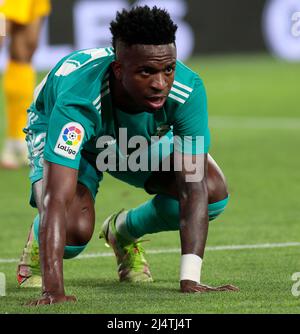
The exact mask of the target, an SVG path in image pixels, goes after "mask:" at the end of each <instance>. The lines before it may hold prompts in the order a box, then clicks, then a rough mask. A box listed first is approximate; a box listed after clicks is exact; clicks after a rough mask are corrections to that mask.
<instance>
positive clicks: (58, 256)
mask: <svg viewBox="0 0 300 334" xmlns="http://www.w3.org/2000/svg"><path fill="white" fill-rule="evenodd" d="M77 173H78V172H77V170H75V169H71V168H68V167H64V166H60V165H57V164H53V163H50V162H47V161H45V163H44V183H43V209H42V214H41V226H40V234H39V236H40V261H41V271H42V278H43V287H42V293H43V296H42V297H41V298H40V299H38V300H36V301H34V302H32V303H31V305H41V304H52V303H59V302H66V301H75V300H76V298H75V297H74V296H66V295H65V291H64V282H63V255H64V247H65V241H66V213H67V212H68V208H69V206H70V203H71V202H72V200H73V198H74V196H75V193H76V186H77Z"/></svg>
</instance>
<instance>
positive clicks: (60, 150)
mask: <svg viewBox="0 0 300 334" xmlns="http://www.w3.org/2000/svg"><path fill="white" fill-rule="evenodd" d="M83 137H84V129H83V127H82V126H81V125H80V124H79V123H74V122H72V123H68V124H66V125H65V126H64V127H63V128H62V130H61V133H60V135H59V138H58V141H57V143H56V145H55V149H54V152H55V153H57V154H59V155H62V156H63V157H66V158H69V159H72V160H75V158H76V155H77V153H78V151H79V148H80V145H81V143H82V139H83Z"/></svg>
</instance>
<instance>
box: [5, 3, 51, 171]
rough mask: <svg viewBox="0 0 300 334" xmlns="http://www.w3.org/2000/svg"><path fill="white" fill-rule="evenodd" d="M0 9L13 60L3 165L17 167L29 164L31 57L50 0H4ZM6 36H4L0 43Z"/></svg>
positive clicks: (7, 72) (7, 80)
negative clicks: (24, 129)
mask: <svg viewBox="0 0 300 334" xmlns="http://www.w3.org/2000/svg"><path fill="white" fill-rule="evenodd" d="M0 13H1V14H3V15H4V16H5V19H6V26H7V34H8V36H9V37H10V45H9V61H8V64H7V67H6V69H5V72H4V76H3V89H4V97H5V102H6V112H5V113H6V118H7V131H6V139H5V141H4V147H3V151H2V152H1V156H0V166H1V167H2V168H7V169H16V168H18V167H20V166H22V165H26V166H27V165H28V157H27V147H26V142H25V138H24V137H25V136H24V133H23V128H24V127H25V125H26V110H27V108H28V106H29V105H30V103H31V101H32V98H33V91H34V87H35V70H34V68H33V67H32V64H31V61H32V57H33V54H34V52H35V50H36V48H37V45H38V40H39V35H40V30H41V26H42V22H43V20H44V17H45V16H48V15H49V13H50V0H2V1H0ZM0 19H1V18H0ZM2 40H3V38H1V37H0V45H1V44H2Z"/></svg>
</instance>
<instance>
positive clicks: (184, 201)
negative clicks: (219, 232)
mask: <svg viewBox="0 0 300 334" xmlns="http://www.w3.org/2000/svg"><path fill="white" fill-rule="evenodd" d="M184 188H185V189H184V190H181V191H182V192H184V194H183V195H182V196H181V197H179V198H180V199H179V205H180V238H181V252H182V254H196V255H198V256H200V257H201V258H203V255H204V249H205V244H206V238H207V232H208V209H207V208H208V198H207V185H206V180H203V181H202V182H200V183H199V184H196V185H195V184H192V183H187V184H186V185H185V187H184Z"/></svg>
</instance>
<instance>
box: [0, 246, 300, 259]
mask: <svg viewBox="0 0 300 334" xmlns="http://www.w3.org/2000/svg"><path fill="white" fill-rule="evenodd" d="M286 247H300V242H284V243H267V244H254V245H228V246H208V247H206V249H205V250H206V251H227V250H244V249H268V248H286ZM174 253H178V254H179V253H180V249H179V248H166V249H152V250H151V249H149V250H148V251H147V254H174ZM111 256H114V254H113V253H112V252H106V253H87V254H83V255H79V256H77V257H76V258H75V259H74V260H76V259H77V260H82V259H93V258H99V257H111ZM18 261H19V260H18V259H0V264H1V263H17V262H18Z"/></svg>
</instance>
